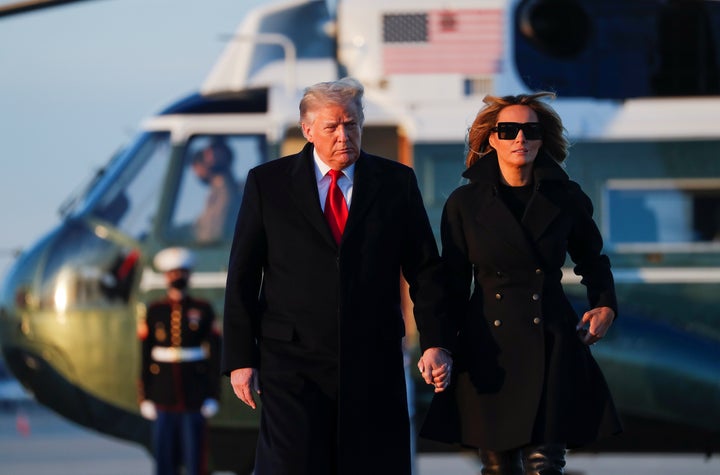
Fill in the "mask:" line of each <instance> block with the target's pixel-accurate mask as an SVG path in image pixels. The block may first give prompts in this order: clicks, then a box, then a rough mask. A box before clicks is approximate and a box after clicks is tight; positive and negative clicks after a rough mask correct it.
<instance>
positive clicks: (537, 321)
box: [533, 317, 542, 325]
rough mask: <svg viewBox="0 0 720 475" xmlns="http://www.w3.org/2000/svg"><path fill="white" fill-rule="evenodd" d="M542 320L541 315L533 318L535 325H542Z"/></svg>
mask: <svg viewBox="0 0 720 475" xmlns="http://www.w3.org/2000/svg"><path fill="white" fill-rule="evenodd" d="M540 322H542V319H541V318H540V317H535V318H533V323H534V324H535V325H540Z"/></svg>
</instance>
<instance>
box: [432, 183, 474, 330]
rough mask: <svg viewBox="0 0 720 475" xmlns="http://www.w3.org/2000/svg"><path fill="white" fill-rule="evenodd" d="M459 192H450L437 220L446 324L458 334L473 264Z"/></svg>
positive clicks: (466, 304)
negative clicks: (470, 257) (445, 304)
mask: <svg viewBox="0 0 720 475" xmlns="http://www.w3.org/2000/svg"><path fill="white" fill-rule="evenodd" d="M460 205H461V203H460V200H459V199H458V194H457V193H453V194H451V195H450V197H449V198H448V200H447V202H446V203H445V206H444V207H443V213H442V218H441V221H440V239H441V241H442V258H443V264H444V268H443V276H444V282H445V289H446V295H447V300H448V306H447V309H448V318H447V322H448V323H447V324H448V325H450V326H451V328H452V332H453V333H454V334H457V332H458V331H459V329H460V328H459V327H460V322H461V321H462V320H463V318H464V317H465V314H466V312H467V308H468V305H469V299H470V286H471V285H470V284H471V283H472V264H471V263H470V259H469V256H468V246H467V242H466V240H465V232H464V229H463V226H464V223H463V214H462V212H461V206H460Z"/></svg>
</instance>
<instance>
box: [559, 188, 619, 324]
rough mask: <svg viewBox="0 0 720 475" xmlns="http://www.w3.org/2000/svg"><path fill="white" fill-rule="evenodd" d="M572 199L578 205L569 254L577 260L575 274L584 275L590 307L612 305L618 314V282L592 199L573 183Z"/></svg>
mask: <svg viewBox="0 0 720 475" xmlns="http://www.w3.org/2000/svg"><path fill="white" fill-rule="evenodd" d="M571 186H572V187H571V189H570V193H571V195H570V200H569V201H570V202H571V203H573V204H574V208H573V211H574V220H573V222H574V225H573V229H572V231H571V234H570V237H569V240H568V254H569V255H570V258H571V259H572V261H573V262H574V263H575V268H574V272H575V274H577V275H579V276H582V280H581V283H582V284H583V285H584V286H585V287H586V289H587V299H588V303H589V304H590V308H596V307H610V308H612V309H613V311H614V312H615V316H616V317H617V314H618V308H617V297H616V295H615V281H614V279H613V275H612V271H611V270H610V259H609V258H608V257H607V256H606V255H605V254H603V253H602V249H603V239H602V235H601V234H600V230H599V229H598V227H597V225H596V224H595V221H594V220H593V205H592V201H591V200H590V198H589V197H588V196H587V195H586V194H585V193H584V192H583V191H582V190H581V189H580V187H579V185H577V184H575V183H571Z"/></svg>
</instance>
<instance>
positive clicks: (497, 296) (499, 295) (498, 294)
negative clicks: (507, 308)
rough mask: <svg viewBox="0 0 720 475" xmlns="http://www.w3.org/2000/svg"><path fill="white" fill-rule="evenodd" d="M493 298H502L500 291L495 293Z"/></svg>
mask: <svg viewBox="0 0 720 475" xmlns="http://www.w3.org/2000/svg"><path fill="white" fill-rule="evenodd" d="M495 300H502V294H501V293H500V292H498V293H496V294H495Z"/></svg>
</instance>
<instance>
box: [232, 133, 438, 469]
mask: <svg viewBox="0 0 720 475" xmlns="http://www.w3.org/2000/svg"><path fill="white" fill-rule="evenodd" d="M352 193H353V194H352V201H351V204H350V209H349V215H348V220H347V224H346V226H345V231H344V233H343V236H342V240H341V242H340V244H339V245H338V244H336V242H335V240H334V238H333V236H332V234H331V232H330V228H329V226H328V224H327V222H326V221H325V218H324V215H323V212H322V208H321V206H320V199H319V193H318V186H317V180H316V176H315V164H314V161H313V145H312V144H307V145H306V146H305V147H304V148H303V150H302V151H301V152H300V153H298V154H295V155H290V156H287V157H283V158H279V159H277V160H273V161H271V162H268V163H266V164H263V165H260V166H258V167H256V168H254V169H252V170H251V171H250V173H249V174H248V177H247V181H246V185H245V194H244V197H243V202H242V205H241V209H240V213H239V215H238V221H237V225H236V230H235V239H234V242H233V245H232V250H231V254H230V261H229V268H228V278H227V289H226V295H225V299H226V300H225V316H224V327H223V328H224V331H223V337H224V338H223V343H224V346H223V361H222V371H223V372H225V373H226V374H228V373H230V372H231V371H232V370H234V369H236V368H248V367H253V368H259V374H260V382H261V384H262V386H263V387H262V394H261V396H260V399H261V402H262V414H261V424H260V437H259V439H260V442H259V445H258V451H257V461H256V473H283V474H285V475H292V474H323V473H342V474H343V475H352V474H355V473H357V474H366V473H375V474H384V473H387V474H393V475H395V474H408V475H409V473H410V432H409V417H408V407H407V401H406V387H405V377H404V364H403V350H402V338H403V335H404V333H405V326H404V322H403V315H402V312H401V305H400V303H401V297H400V276H401V273H402V275H404V276H405V278H406V279H407V281H408V283H409V286H410V295H411V297H412V298H413V302H414V316H415V321H416V323H417V326H418V330H419V332H420V339H421V346H422V347H423V348H428V347H433V346H444V341H443V340H442V337H441V335H440V333H439V331H440V328H441V326H440V314H439V312H440V308H441V302H442V293H443V289H442V283H441V281H440V279H439V277H440V274H439V269H440V267H441V265H440V256H439V254H438V250H437V244H436V242H435V238H434V236H433V234H432V230H431V227H430V224H429V221H428V218H427V214H426V212H425V208H424V206H423V202H422V198H421V195H420V192H419V189H418V186H417V181H416V178H415V175H414V173H413V171H412V169H410V168H409V167H407V166H405V165H402V164H399V163H397V162H393V161H390V160H387V159H383V158H381V157H377V156H374V155H370V154H367V153H365V152H361V154H360V156H359V158H358V160H357V161H356V162H355V171H354V180H353V192H352ZM310 387H312V388H317V389H314V390H313V391H314V394H317V397H315V398H314V400H313V401H308V402H307V403H306V404H303V406H304V407H302V408H299V407H298V403H297V399H292V400H287V399H283V397H284V395H285V394H289V393H293V392H297V393H301V392H302V391H304V390H303V388H310ZM308 391H309V389H308ZM320 399H322V400H323V401H326V400H327V401H331V402H329V403H328V404H323V403H321V402H319V400H320ZM269 404H272V405H273V406H272V407H273V410H272V411H267V408H268V407H269ZM318 404H320V405H323V406H331V407H334V405H337V414H336V417H337V423H336V424H334V423H330V424H329V426H330V427H331V428H330V429H328V430H325V428H323V430H322V433H321V434H316V435H314V436H308V430H312V428H313V427H315V424H316V423H318V418H319V417H326V414H327V411H326V410H325V407H322V408H321V407H318ZM298 413H303V414H307V419H303V420H305V421H306V422H304V423H303V422H297V420H298V419H297V414H298ZM322 414H325V416H323V415H322ZM303 417H304V416H303ZM331 417H332V416H331ZM323 427H324V426H323ZM309 428H310V429H309ZM335 431H337V432H336V435H335V434H334V433H335ZM280 439H282V440H287V441H290V442H289V443H288V444H287V445H289V446H290V448H287V453H286V452H285V450H286V449H285V448H283V449H281V450H283V453H284V454H286V456H284V457H282V458H281V457H278V456H277V453H276V449H274V448H273V447H274V446H276V443H277V442H278V441H279V440H280ZM323 444H331V445H332V446H334V447H337V452H338V453H337V457H338V458H337V460H336V461H333V462H332V463H333V464H334V465H335V468H334V469H331V468H330V467H321V466H320V465H319V464H323V465H325V464H329V463H330V461H331V458H332V454H331V453H330V452H331V450H330V449H329V448H327V447H325V446H323ZM313 457H315V460H316V461H318V463H316V464H308V462H307V461H308V460H311V459H312V458H313Z"/></svg>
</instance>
